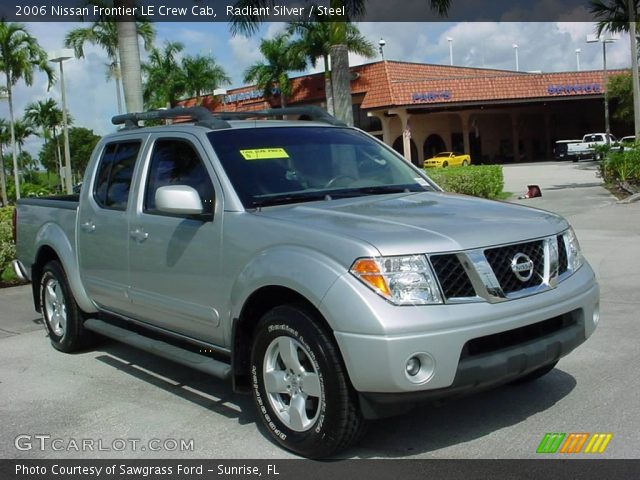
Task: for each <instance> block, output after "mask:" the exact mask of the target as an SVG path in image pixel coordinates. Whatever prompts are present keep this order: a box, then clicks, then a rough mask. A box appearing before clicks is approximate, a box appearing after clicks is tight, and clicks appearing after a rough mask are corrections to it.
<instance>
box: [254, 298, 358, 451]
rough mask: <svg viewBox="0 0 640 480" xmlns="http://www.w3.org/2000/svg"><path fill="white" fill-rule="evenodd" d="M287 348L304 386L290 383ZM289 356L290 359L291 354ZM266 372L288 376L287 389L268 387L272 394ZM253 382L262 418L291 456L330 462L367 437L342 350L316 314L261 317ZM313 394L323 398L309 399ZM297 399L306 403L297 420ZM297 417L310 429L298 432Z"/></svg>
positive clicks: (291, 311) (296, 311) (281, 310)
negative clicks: (294, 403)
mask: <svg viewBox="0 0 640 480" xmlns="http://www.w3.org/2000/svg"><path fill="white" fill-rule="evenodd" d="M284 345H287V346H292V347H291V348H293V350H288V351H289V352H291V351H293V352H295V356H296V358H297V360H298V363H297V366H298V367H302V368H299V369H297V370H298V371H299V372H302V374H301V375H302V376H303V377H302V380H300V379H299V378H300V375H298V380H295V379H294V378H291V373H290V372H291V371H293V370H290V369H289V368H288V366H287V365H286V364H285V363H286V362H285V359H284V357H283V354H282V353H281V352H282V351H283V346H284ZM284 351H285V357H286V351H287V350H286V348H285V349H284ZM289 358H293V357H289ZM289 363H291V360H289ZM294 363H295V362H294ZM269 366H271V367H272V368H271V369H270V368H269ZM265 372H271V374H274V375H275V374H277V375H285V376H282V377H279V378H281V381H282V382H283V383H282V384H279V386H278V387H277V388H276V387H275V386H273V384H272V386H271V387H269V388H270V389H271V393H269V392H267V389H266V383H267V380H266V379H265V376H266V375H265ZM286 375H289V379H288V380H287V379H286ZM314 375H316V376H315V377H314ZM270 378H274V377H270ZM306 379H309V383H308V385H309V387H308V388H307V384H306V383H305V381H306ZM313 379H315V380H316V381H315V382H314V381H312V380H313ZM251 382H252V391H253V398H254V401H255V404H256V407H257V409H258V415H259V416H260V418H261V419H262V422H263V424H264V425H265V427H266V429H267V431H268V432H269V433H270V434H271V436H272V437H273V438H274V439H275V440H276V441H277V442H278V443H279V444H280V445H281V446H282V447H284V448H285V449H287V450H290V451H292V452H295V453H297V454H299V455H302V456H304V457H308V458H325V457H328V456H330V455H333V454H335V453H337V452H339V451H341V450H344V449H346V448H348V447H349V446H350V445H352V444H353V443H354V442H355V441H357V440H358V439H359V438H360V436H361V434H362V433H363V431H364V420H363V418H362V415H361V413H360V409H359V408H358V403H357V398H356V395H355V392H354V390H353V388H352V387H351V384H350V383H349V380H348V378H347V374H346V370H345V367H344V365H343V363H342V360H341V358H340V354H339V352H338V348H337V347H336V345H335V343H334V341H333V340H332V338H331V336H330V334H329V333H328V332H326V331H325V330H324V329H323V328H322V327H321V324H320V321H319V320H318V319H317V316H316V314H315V313H314V312H311V311H310V310H309V309H307V308H305V307H303V306H298V305H282V306H278V307H275V308H274V309H272V310H270V311H269V312H267V313H266V314H265V315H264V316H263V317H262V319H261V320H260V322H259V324H258V326H257V327H256V331H255V335H254V341H253V347H252V352H251ZM287 383H289V388H288V389H287V388H286V384H287ZM312 383H313V384H314V385H315V389H314V388H312V386H311V384H312ZM312 390H314V392H318V395H315V394H311V393H307V391H308V392H311V391H312ZM278 392H279V393H278ZM294 398H297V399H298V400H296V401H300V402H303V403H302V405H303V407H302V408H301V409H299V410H296V409H294V410H293V411H294V412H298V414H297V415H291V417H289V411H290V410H291V404H292V403H293V402H294ZM287 401H288V402H289V405H287ZM276 407H278V410H276ZM287 407H289V408H287ZM301 411H302V414H299V413H300V412H301ZM293 417H295V418H297V419H301V418H302V419H304V421H306V422H307V423H306V424H303V423H302V421H301V422H300V423H299V425H300V427H299V428H297V429H296V428H295V425H293V424H294V423H297V422H296V421H294V420H293ZM310 417H311V418H310Z"/></svg>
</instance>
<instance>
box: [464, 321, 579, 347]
mask: <svg viewBox="0 0 640 480" xmlns="http://www.w3.org/2000/svg"><path fill="white" fill-rule="evenodd" d="M575 324H576V315H575V314H574V313H573V312H570V313H567V314H565V315H560V316H558V317H553V318H550V319H549V320H544V321H542V322H538V323H533V324H531V325H527V326H525V327H520V328H515V329H513V330H507V331H506V332H500V333H494V334H493V335H487V336H484V337H478V338H474V339H473V340H469V341H468V342H467V343H466V344H465V345H464V347H463V349H462V355H461V358H468V357H473V356H476V355H483V354H486V353H492V352H497V351H500V350H504V349H506V348H510V347H515V346H517V345H521V344H523V343H526V342H529V341H532V340H536V339H538V338H542V337H544V336H546V335H550V334H552V333H555V332H558V331H560V330H563V329H565V328H568V327H571V326H572V325H575Z"/></svg>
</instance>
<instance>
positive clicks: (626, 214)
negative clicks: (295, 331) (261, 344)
mask: <svg viewBox="0 0 640 480" xmlns="http://www.w3.org/2000/svg"><path fill="white" fill-rule="evenodd" d="M504 174H505V185H506V190H508V191H511V192H514V193H515V194H516V195H519V194H522V193H524V192H525V191H526V189H527V185H529V184H537V185H539V186H540V187H541V190H542V197H540V198H535V199H528V200H517V199H515V198H513V199H511V201H514V202H516V203H520V204H523V205H528V206H531V207H536V208H543V209H547V210H550V211H554V212H558V213H560V214H562V215H565V216H566V217H567V218H568V220H569V221H570V222H571V223H572V224H573V226H574V228H575V230H576V232H577V234H578V237H579V239H580V242H581V244H582V247H583V251H584V254H585V256H586V258H587V259H588V260H589V262H590V263H591V265H592V266H593V268H594V270H595V271H596V273H597V276H598V279H599V282H600V286H601V290H602V294H601V321H600V324H599V327H598V329H597V330H596V332H595V333H594V335H593V336H592V337H591V338H590V339H589V340H588V341H587V342H586V343H585V344H584V345H582V346H581V347H579V348H578V349H577V350H576V351H574V352H573V353H571V354H570V355H569V356H567V357H565V358H564V359H562V360H561V361H560V363H559V364H558V367H557V368H556V369H555V370H554V371H552V372H551V373H550V374H548V375H546V376H545V377H543V378H541V379H539V380H538V381H535V382H532V383H530V384H526V385H520V386H507V387H502V388H498V389H496V390H492V391H488V392H484V393H481V394H478V395H474V396H472V397H467V398H462V399H458V400H455V401H450V402H448V403H444V404H439V405H424V406H420V407H418V408H417V409H416V410H414V411H413V412H411V413H409V414H407V415H404V416H401V417H396V418H389V419H384V420H378V421H375V422H371V424H370V426H369V429H368V432H367V434H366V435H365V437H364V438H363V440H362V441H361V442H360V444H359V445H357V446H356V447H354V448H352V449H350V450H349V451H347V452H345V453H344V454H342V457H343V458H534V457H536V453H535V450H536V448H537V446H538V444H539V443H540V441H541V439H542V438H543V436H544V434H545V433H546V432H608V433H612V434H613V439H612V440H611V442H610V444H609V446H608V448H607V450H606V452H605V453H604V454H602V457H604V458H638V445H639V444H640V433H638V418H640V415H639V413H640V380H639V379H638V375H637V373H636V371H637V366H638V365H639V364H640V348H638V338H640V322H638V315H637V312H638V310H639V308H640V296H639V295H638V294H637V291H638V285H640V255H638V251H639V250H638V244H639V243H640V203H635V204H628V205H621V204H618V203H616V199H615V198H613V197H612V196H611V195H609V193H608V192H607V191H606V190H605V189H603V188H602V186H601V182H600V180H599V178H597V176H596V167H595V165H594V164H592V163H590V162H584V163H578V164H574V163H553V162H545V163H536V164H521V165H510V166H505V168H504ZM0 402H1V405H2V408H1V409H0V425H2V431H1V433H0V458H23V459H26V458H74V459H75V458H116V459H117V458H120V459H125V458H194V459H195V458H212V459H215V458H219V459H223V458H265V459H276V458H291V457H293V455H291V454H289V453H287V452H285V451H283V450H282V449H280V448H279V447H277V446H276V445H275V444H274V443H272V442H271V441H270V440H269V438H268V437H267V436H266V434H265V432H264V431H263V429H262V428H261V427H260V426H259V425H258V423H257V420H258V419H257V416H256V414H255V413H254V406H253V404H252V401H251V398H250V397H248V396H247V397H245V396H239V395H234V394H233V393H232V391H231V387H230V385H228V384H227V383H225V382H222V381H219V380H217V379H213V378H210V377H208V376H206V375H204V374H200V373H198V372H194V371H191V370H189V369H187V368H184V367H180V366H178V365H175V364H173V363H171V362H169V361H165V360H162V359H160V358H157V357H155V356H153V355H150V354H147V353H144V352H141V351H138V350H135V349H133V348H130V347H127V346H124V345H120V344H117V343H113V342H106V343H104V344H102V345H100V346H99V347H97V348H96V349H94V350H90V351H86V352H82V353H78V354H73V355H65V354H62V353H59V352H57V351H55V350H54V349H53V348H51V346H50V345H49V342H48V339H47V338H46V336H45V333H44V330H43V328H42V326H41V322H40V320H39V315H38V314H37V313H36V312H35V311H34V310H33V305H32V302H31V293H30V287H29V286H25V287H14V288H9V289H4V290H0ZM39 434H43V435H45V436H49V437H50V438H45V439H44V440H42V442H43V443H44V444H45V448H44V449H42V448H40V446H41V445H40V440H39V439H36V438H35V437H34V435H39ZM19 435H29V436H30V437H26V440H25V437H21V439H19V440H18V444H19V445H20V447H21V448H22V449H18V448H16V437H18V436H19ZM53 439H58V440H59V441H57V442H55V446H57V447H58V448H61V449H62V450H54V449H53V448H52V446H53V445H52V443H51V441H52V440H53ZM83 439H84V440H88V441H92V442H94V443H93V445H94V446H95V448H94V449H93V450H86V449H85V450H86V451H78V448H75V447H74V445H77V443H74V441H75V442H78V443H79V442H81V441H82V440H83ZM154 439H157V440H159V441H160V442H152V440H154ZM174 440H175V442H173V441H174ZM180 440H184V441H185V442H184V445H186V447H187V448H186V449H184V451H182V449H180V448H179V441H180ZM191 441H192V442H191ZM21 442H22V443H21ZM97 442H101V443H100V445H101V447H103V448H107V449H108V450H98V449H97ZM123 442H124V444H125V448H120V447H122V446H123ZM133 443H136V447H135V448H134V447H133ZM174 443H175V444H177V445H178V447H177V449H174V446H175V444H174ZM29 445H31V446H30V447H29ZM189 445H191V448H189ZM158 446H161V447H164V449H162V450H160V451H153V449H152V447H158ZM121 450H122V451H121ZM578 456H581V455H578Z"/></svg>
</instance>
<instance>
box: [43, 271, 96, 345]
mask: <svg viewBox="0 0 640 480" xmlns="http://www.w3.org/2000/svg"><path fill="white" fill-rule="evenodd" d="M48 288H51V289H53V290H55V291H56V297H55V298H56V300H57V304H58V306H56V307H55V308H54V307H53V306H52V303H51V302H52V296H51V294H47V289H48ZM54 310H55V311H57V312H62V313H64V316H65V317H66V321H64V325H62V324H61V322H60V320H59V318H60V317H58V316H56V315H55V314H54V313H53V312H54ZM40 311H41V312H42V320H43V323H44V327H45V329H46V331H47V333H48V334H49V339H50V340H51V345H53V348H55V349H56V350H60V351H61V352H65V353H71V352H75V351H78V350H81V349H83V348H86V347H88V346H89V345H90V344H92V343H93V342H94V340H95V338H96V337H95V335H93V334H92V332H89V331H87V330H85V329H84V327H83V325H82V323H83V321H84V313H83V312H82V310H80V307H78V304H77V303H76V301H75V298H74V297H73V294H72V293H71V288H70V287H69V282H68V280H67V276H66V275H65V273H64V269H63V268H62V266H61V265H60V263H59V262H58V261H56V260H52V261H51V262H49V263H47V264H46V265H45V266H44V268H43V269H42V277H41V278H40Z"/></svg>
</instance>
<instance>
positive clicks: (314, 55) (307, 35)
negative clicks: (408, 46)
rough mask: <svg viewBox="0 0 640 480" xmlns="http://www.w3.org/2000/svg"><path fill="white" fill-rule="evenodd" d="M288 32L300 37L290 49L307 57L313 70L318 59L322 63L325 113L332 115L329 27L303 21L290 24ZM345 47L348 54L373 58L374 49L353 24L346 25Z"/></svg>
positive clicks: (322, 23) (324, 24)
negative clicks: (325, 102)
mask: <svg viewBox="0 0 640 480" xmlns="http://www.w3.org/2000/svg"><path fill="white" fill-rule="evenodd" d="M287 30H288V32H289V33H291V34H298V35H300V39H299V40H297V41H295V42H294V43H293V46H292V48H294V49H297V50H299V51H300V52H301V53H302V54H303V55H304V56H306V57H307V59H308V60H309V63H310V64H311V66H312V67H314V68H315V66H316V64H317V61H318V59H319V58H322V61H323V63H324V91H325V97H326V99H327V111H328V112H329V113H330V114H331V115H333V113H334V109H333V88H332V85H331V72H330V70H329V54H330V53H331V47H332V44H331V25H330V24H329V23H328V22H320V21H304V22H290V23H289V27H288V29H287ZM346 45H347V49H348V50H349V52H352V53H357V54H358V55H362V56H363V57H366V58H373V57H374V56H375V54H376V50H375V47H374V46H373V44H372V43H371V42H370V41H369V40H367V39H366V38H365V37H364V36H363V35H362V34H361V33H360V30H358V27H356V26H355V25H354V24H352V23H349V24H347V38H346Z"/></svg>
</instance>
